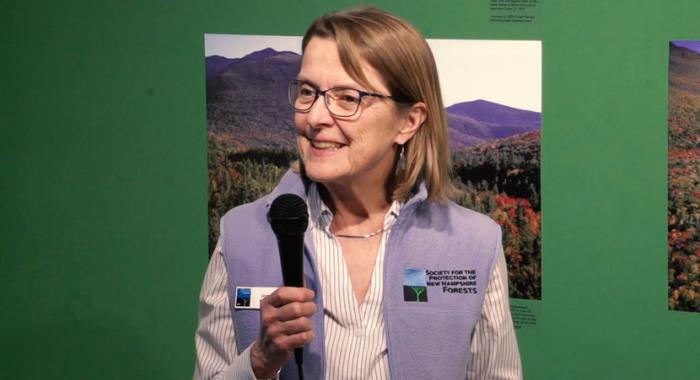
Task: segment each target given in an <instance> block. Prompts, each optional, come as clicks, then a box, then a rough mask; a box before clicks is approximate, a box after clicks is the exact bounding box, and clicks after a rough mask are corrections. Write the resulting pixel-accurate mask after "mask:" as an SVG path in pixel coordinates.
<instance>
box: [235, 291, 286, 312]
mask: <svg viewBox="0 0 700 380" xmlns="http://www.w3.org/2000/svg"><path fill="white" fill-rule="evenodd" d="M275 290H277V288H266V287H259V286H237V287H236V299H235V300H234V302H235V303H234V307H235V308H236V309H251V310H259V309H260V300H261V299H263V298H265V297H266V296H268V295H270V294H271V293H272V292H274V291H275Z"/></svg>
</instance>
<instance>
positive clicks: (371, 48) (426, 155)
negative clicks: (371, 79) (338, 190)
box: [302, 7, 457, 201]
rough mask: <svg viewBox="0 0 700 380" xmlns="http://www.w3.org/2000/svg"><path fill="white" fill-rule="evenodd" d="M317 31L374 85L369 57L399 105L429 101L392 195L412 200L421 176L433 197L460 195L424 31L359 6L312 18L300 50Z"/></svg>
mask: <svg viewBox="0 0 700 380" xmlns="http://www.w3.org/2000/svg"><path fill="white" fill-rule="evenodd" d="M313 37H319V38H330V39H333V40H334V41H335V43H336V44H337V45H338V53H339V55H340V60H341V62H342V64H343V68H344V69H345V71H346V72H347V73H348V74H349V75H350V77H352V78H353V80H355V81H357V82H358V83H360V84H362V85H363V86H366V87H368V88H369V89H370V90H372V91H376V88H373V87H372V86H371V84H370V83H368V81H367V78H366V76H365V74H364V72H363V71H362V66H361V61H364V62H367V63H368V64H369V65H370V66H372V68H373V69H374V70H376V71H377V72H378V73H379V74H380V76H381V77H382V78H383V79H384V81H385V83H384V84H385V85H386V86H387V88H388V89H389V92H390V94H391V96H392V98H393V99H394V100H396V102H397V105H399V107H402V106H406V105H409V106H410V104H413V103H416V102H423V103H425V105H426V108H427V117H426V120H425V122H424V124H423V125H422V126H421V127H420V128H419V129H418V131H417V132H416V134H415V135H414V136H413V137H412V138H411V139H410V140H409V141H408V142H406V144H404V145H405V169H404V170H397V171H396V175H395V178H394V183H395V188H394V192H393V195H392V197H393V199H399V200H404V201H405V200H408V198H409V197H410V196H411V195H412V194H413V193H414V191H415V187H416V185H417V184H418V183H420V182H425V184H426V187H427V190H428V199H429V200H432V201H445V200H447V199H448V198H450V197H452V196H454V195H456V194H457V191H456V189H455V187H454V185H453V184H452V177H451V175H450V168H451V162H450V161H451V160H450V149H449V136H448V135H449V130H448V128H447V120H446V117H445V112H444V106H443V103H442V97H441V95H440V82H439V80H438V74H437V68H436V65H435V59H434V58H433V54H432V52H431V51H430V47H429V46H428V43H427V42H426V41H425V38H424V37H423V35H422V34H421V33H420V32H419V31H418V30H416V28H414V27H413V26H412V25H411V24H409V23H408V22H407V21H405V20H403V19H401V18H399V17H396V16H394V15H392V14H390V13H388V12H385V11H383V10H381V9H378V8H374V7H360V8H354V9H350V10H346V11H340V12H334V13H329V14H325V15H322V16H320V17H318V18H317V19H316V20H314V22H313V23H312V24H311V26H310V27H309V29H308V30H307V31H306V34H304V39H303V40H302V54H303V51H304V50H305V49H306V46H307V45H308V43H309V41H310V40H311V39H312V38H313ZM302 171H303V168H302Z"/></svg>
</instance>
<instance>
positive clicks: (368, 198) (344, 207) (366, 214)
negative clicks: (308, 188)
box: [319, 184, 392, 235]
mask: <svg viewBox="0 0 700 380" xmlns="http://www.w3.org/2000/svg"><path fill="white" fill-rule="evenodd" d="M377 188H378V191H367V190H363V189H357V188H348V187H344V186H337V185H334V184H325V185H323V186H320V187H319V191H320V194H321V197H322V198H323V201H324V202H325V203H326V205H328V208H330V210H331V212H332V213H333V222H332V224H331V231H332V232H333V233H340V234H347V235H364V234H367V233H371V232H374V231H376V230H378V229H380V228H382V227H383V226H384V216H385V215H386V213H387V211H388V210H389V207H390V206H391V202H392V201H391V197H390V195H389V194H391V193H388V192H387V191H386V187H384V186H379V187H377Z"/></svg>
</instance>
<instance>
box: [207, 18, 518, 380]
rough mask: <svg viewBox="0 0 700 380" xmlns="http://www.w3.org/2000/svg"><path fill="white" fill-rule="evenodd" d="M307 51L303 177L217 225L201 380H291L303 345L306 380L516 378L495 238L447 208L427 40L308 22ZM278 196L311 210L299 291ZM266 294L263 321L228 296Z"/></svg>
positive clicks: (383, 25) (465, 214)
mask: <svg viewBox="0 0 700 380" xmlns="http://www.w3.org/2000/svg"><path fill="white" fill-rule="evenodd" d="M302 51H303V55H302V63H301V70H300V72H299V75H298V77H297V78H296V79H295V80H293V81H292V82H290V85H289V97H290V103H291V104H292V106H293V107H294V110H295V120H294V121H295V124H296V128H297V132H298V137H297V143H298V148H299V154H300V158H301V162H300V168H299V170H298V171H297V172H291V171H290V172H288V173H287V174H286V175H285V176H284V178H283V179H282V180H281V182H280V184H279V185H278V187H277V188H276V189H275V190H274V191H273V192H272V193H271V194H270V195H268V196H266V197H264V198H262V199H260V200H258V201H256V202H253V203H251V204H247V205H243V206H240V207H237V208H235V209H233V210H232V211H230V212H229V213H227V215H226V216H225V217H224V218H223V219H222V224H221V239H220V243H219V245H218V247H217V250H216V252H215V253H214V255H213V256H212V260H211V263H210V266H209V269H208V271H207V275H206V277H205V283H204V286H203V289H202V295H201V300H200V306H201V308H200V324H199V328H198V330H197V336H196V343H197V352H198V361H197V368H196V371H195V378H196V379H199V378H206V379H209V378H214V377H216V376H221V375H222V374H225V376H224V377H223V378H236V379H246V378H249V379H255V378H258V379H264V378H271V377H275V376H279V377H280V378H284V379H287V378H290V379H294V378H297V368H296V365H295V363H294V360H290V358H291V356H292V352H293V351H294V349H295V348H298V347H304V364H303V374H304V377H305V378H307V379H319V378H326V379H341V378H342V379H387V378H389V377H390V376H391V377H392V378H395V379H435V378H441V379H459V378H462V379H464V378H472V379H487V378H498V379H506V378H507V379H517V378H521V377H522V375H521V369H520V358H519V354H518V349H517V343H516V340H515V334H514V331H513V326H512V322H511V317H510V313H509V309H508V292H507V280H506V270H505V261H504V258H503V252H502V248H501V242H500V238H501V237H500V229H499V228H498V226H497V225H496V224H495V223H493V222H492V221H491V220H490V219H489V218H487V217H486V216H483V215H480V214H477V213H475V212H472V211H469V210H466V209H463V208H461V207H459V206H457V205H456V204H455V203H453V202H451V201H449V200H448V197H449V196H450V195H452V194H453V193H454V188H453V187H452V185H451V183H450V176H449V167H450V163H449V144H448V138H447V126H446V122H445V116H444V113H443V104H442V100H441V98H440V88H439V82H438V77H437V70H436V67H435V62H434V60H433V57H432V54H431V52H430V49H429V48H428V45H427V43H426V41H425V39H424V38H423V37H422V36H421V35H420V33H419V32H418V31H416V30H415V29H414V28H413V27H412V26H411V25H409V24H408V23H407V22H406V21H404V20H401V19H399V18H397V17H395V16H393V15H391V14H388V13H386V12H384V11H381V10H378V9H375V8H358V9H354V10H350V11H345V12H338V13H332V14H328V15H324V16H321V17H319V18H318V19H316V20H315V21H314V23H313V24H312V25H311V27H310V28H309V30H308V31H307V32H306V34H305V36H304V39H303V42H302ZM282 193H295V194H298V195H300V196H302V197H303V198H304V199H305V200H306V201H307V203H308V207H309V214H310V220H309V226H310V227H309V229H308V230H307V233H306V235H305V280H306V287H305V288H292V287H279V286H281V284H282V279H281V273H280V271H279V270H278V269H277V268H279V258H278V257H277V255H278V250H277V246H276V242H275V238H274V235H273V234H272V230H271V228H270V225H269V221H268V218H267V212H268V210H269V205H270V203H271V201H272V200H273V199H275V197H276V196H278V195H280V194H282ZM261 287H279V288H278V289H277V290H274V291H273V292H272V293H271V294H269V295H267V296H265V297H264V298H263V299H261V300H260V301H259V302H260V306H259V310H257V309H250V308H248V306H247V305H248V304H247V303H246V302H248V301H245V302H244V301H241V300H242V299H243V298H239V297H240V294H238V293H236V289H237V288H238V289H241V288H245V289H258V288H261ZM230 299H236V300H237V301H236V302H233V303H230V302H229V300H230ZM239 301H240V302H239ZM253 303H255V300H253ZM236 304H238V306H237V305H236Z"/></svg>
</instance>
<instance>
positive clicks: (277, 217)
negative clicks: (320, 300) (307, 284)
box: [270, 194, 309, 380]
mask: <svg viewBox="0 0 700 380" xmlns="http://www.w3.org/2000/svg"><path fill="white" fill-rule="evenodd" d="M270 224H271V225H272V231H273V232H274V233H275V236H276V237H277V246H278V248H279V251H280V262H281V263H282V279H283V281H284V286H294V287H303V286H304V232H305V231H306V228H307V227H308V226H309V212H308V209H307V206H306V202H305V201H304V200H303V199H301V197H299V196H298V195H294V194H282V195H280V196H278V197H277V198H275V200H274V201H272V205H271V206H270ZM303 355H304V348H303V347H297V348H295V349H294V361H295V362H296V363H297V370H298V373H299V379H300V380H303V379H304V374H303V372H302V363H303V360H304V359H303Z"/></svg>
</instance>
